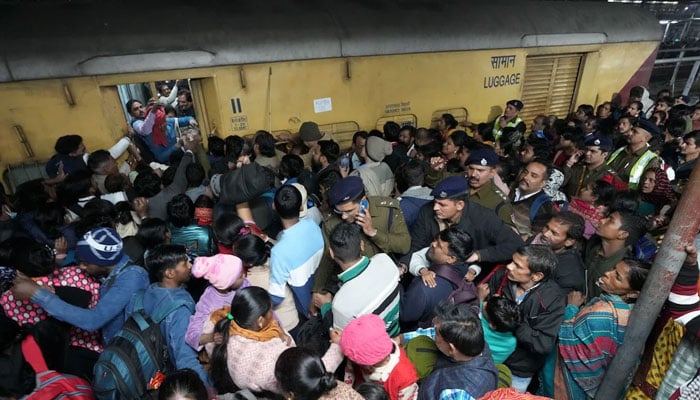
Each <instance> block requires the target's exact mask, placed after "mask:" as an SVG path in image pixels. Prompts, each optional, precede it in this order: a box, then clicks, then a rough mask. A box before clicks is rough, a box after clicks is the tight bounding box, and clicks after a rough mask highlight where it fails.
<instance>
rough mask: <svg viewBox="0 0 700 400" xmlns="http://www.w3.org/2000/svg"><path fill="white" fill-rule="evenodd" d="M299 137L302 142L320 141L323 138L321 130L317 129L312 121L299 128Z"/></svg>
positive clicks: (316, 125)
mask: <svg viewBox="0 0 700 400" xmlns="http://www.w3.org/2000/svg"><path fill="white" fill-rule="evenodd" d="M299 137H300V138H301V140H302V141H304V142H313V141H314V140H320V139H321V138H322V137H323V134H322V133H321V130H320V129H318V124H317V123H315V122H313V121H306V122H304V123H303V124H301V126H300V127H299Z"/></svg>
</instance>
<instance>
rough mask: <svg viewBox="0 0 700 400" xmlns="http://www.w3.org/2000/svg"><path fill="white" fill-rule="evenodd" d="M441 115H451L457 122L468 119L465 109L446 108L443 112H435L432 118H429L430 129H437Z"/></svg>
mask: <svg viewBox="0 0 700 400" xmlns="http://www.w3.org/2000/svg"><path fill="white" fill-rule="evenodd" d="M442 114H452V116H453V117H455V119H456V120H457V122H462V121H466V120H467V118H469V111H467V109H466V108H463V107H460V108H446V109H444V110H435V111H434V112H433V115H432V117H430V127H431V128H432V129H437V127H438V125H437V124H438V121H439V120H440V118H441V117H442Z"/></svg>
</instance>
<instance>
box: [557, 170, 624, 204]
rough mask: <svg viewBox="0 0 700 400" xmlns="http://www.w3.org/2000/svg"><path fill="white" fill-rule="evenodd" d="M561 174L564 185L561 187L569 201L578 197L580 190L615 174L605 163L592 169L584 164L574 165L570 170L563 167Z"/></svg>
mask: <svg viewBox="0 0 700 400" xmlns="http://www.w3.org/2000/svg"><path fill="white" fill-rule="evenodd" d="M563 172H564V183H563V184H562V186H561V187H562V191H563V192H564V194H566V195H567V196H568V197H569V199H571V198H572V197H578V196H579V194H580V193H581V189H583V188H585V187H586V186H588V184H589V183H593V182H595V181H597V180H600V179H603V178H604V177H605V176H606V175H608V174H612V175H613V176H615V172H613V170H612V169H610V166H608V165H607V164H605V163H603V164H602V165H600V166H598V167H596V168H593V169H591V168H588V165H585V164H576V165H574V166H573V167H572V168H567V167H564V171H563Z"/></svg>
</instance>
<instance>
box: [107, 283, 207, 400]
mask: <svg viewBox="0 0 700 400" xmlns="http://www.w3.org/2000/svg"><path fill="white" fill-rule="evenodd" d="M144 293H145V290H140V291H139V292H137V293H136V295H135V296H134V312H133V313H132V314H131V316H130V317H129V319H127V321H126V322H125V323H124V326H123V327H122V329H121V330H120V331H119V332H117V334H116V335H115V336H114V338H113V339H112V340H111V341H110V342H109V344H108V345H107V346H106V347H105V348H104V351H103V352H102V354H100V358H99V359H98V360H97V363H95V368H94V373H95V378H94V382H93V387H94V390H95V396H96V397H97V398H98V399H100V400H107V399H110V400H113V399H141V398H143V397H144V396H147V395H149V391H152V390H153V389H157V388H158V386H159V385H160V381H158V378H159V377H164V375H165V374H168V373H169V372H172V371H173V370H174V367H173V363H172V361H171V360H170V353H169V351H168V344H167V342H166V340H165V338H164V337H163V335H162V334H161V331H160V322H161V321H163V320H164V319H165V318H166V317H167V316H168V315H169V314H170V313H171V312H173V311H175V310H176V309H178V308H180V307H182V306H186V307H187V309H188V310H190V312H194V307H193V305H192V303H191V302H187V301H186V299H177V300H175V301H173V302H172V303H169V304H167V306H164V307H161V308H159V309H156V310H155V311H154V313H153V315H150V316H149V315H148V314H146V312H145V311H144V309H143V297H144Z"/></svg>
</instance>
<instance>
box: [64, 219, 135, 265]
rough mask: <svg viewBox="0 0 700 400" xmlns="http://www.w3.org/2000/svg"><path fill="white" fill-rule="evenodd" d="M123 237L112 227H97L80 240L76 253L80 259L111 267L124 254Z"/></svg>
mask: <svg viewBox="0 0 700 400" xmlns="http://www.w3.org/2000/svg"><path fill="white" fill-rule="evenodd" d="M122 248H123V244H122V238H121V237H120V236H119V234H118V233H117V231H115V230H114V229H112V228H97V229H93V230H91V231H89V232H88V233H86V234H85V235H83V238H82V239H81V240H80V241H79V242H78V244H77V245H76V248H75V255H76V257H77V258H78V260H80V261H84V262H86V263H89V264H94V265H99V266H101V267H109V266H112V265H114V264H116V263H117V262H119V260H121V258H122V257H123V256H124V251H123V250H122Z"/></svg>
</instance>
